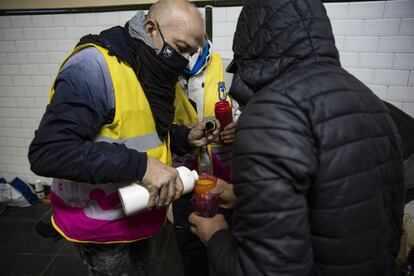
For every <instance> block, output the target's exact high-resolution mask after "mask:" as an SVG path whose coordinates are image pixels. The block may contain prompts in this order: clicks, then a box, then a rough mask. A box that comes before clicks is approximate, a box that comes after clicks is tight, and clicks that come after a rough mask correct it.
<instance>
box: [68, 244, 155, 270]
mask: <svg viewBox="0 0 414 276" xmlns="http://www.w3.org/2000/svg"><path fill="white" fill-rule="evenodd" d="M151 246H152V239H151V238H150V239H145V240H141V241H137V242H133V243H117V244H94V243H75V247H76V249H77V250H78V252H79V253H80V256H81V258H82V260H83V262H84V263H85V264H86V265H88V268H89V275H94V276H124V275H125V276H126V275H139V276H149V275H151V274H150V271H151V268H152V267H153V264H152V258H151V257H150V256H151V254H150V253H151Z"/></svg>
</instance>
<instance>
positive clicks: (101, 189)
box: [50, 44, 172, 243]
mask: <svg viewBox="0 0 414 276" xmlns="http://www.w3.org/2000/svg"><path fill="white" fill-rule="evenodd" d="M86 47H95V48H96V49H98V50H99V51H100V53H101V54H102V55H103V56H104V58H105V61H106V63H107V65H108V69H109V72H110V75H111V78H112V84H113V88H114V94H115V116H114V120H113V122H112V123H111V124H108V125H104V126H102V127H101V129H100V132H99V134H98V135H97V137H96V138H95V140H94V142H107V143H117V144H124V145H125V146H126V147H127V148H129V149H133V150H136V151H139V152H147V155H148V156H151V157H153V158H156V159H158V160H159V161H161V162H163V163H165V164H169V165H170V164H171V163H172V161H171V153H170V150H169V137H168V138H167V139H166V140H167V141H161V140H160V139H159V137H158V135H157V132H156V128H155V122H154V118H153V116H152V112H151V109H150V106H149V104H148V101H147V99H146V97H145V93H144V91H143V90H142V87H141V85H140V83H139V82H138V80H137V78H136V75H135V73H134V71H133V70H132V69H131V68H130V66H129V65H128V64H126V63H124V62H118V59H117V58H116V57H115V56H110V55H108V51H107V50H106V49H104V48H102V47H100V46H97V45H94V44H85V45H81V46H79V47H77V48H75V49H74V50H73V52H72V53H71V54H70V55H69V56H68V57H67V58H66V60H65V61H64V62H63V63H62V65H63V64H64V63H65V62H66V61H67V60H68V59H69V58H70V57H71V56H73V55H74V54H76V53H77V52H78V51H80V50H81V49H83V48H86ZM53 87H54V86H52V89H51V92H50V99H51V98H52V97H53V93H54V91H53ZM126 184H127V183H123V184H122V185H126ZM122 185H121V184H116V183H102V184H97V185H96V184H95V185H92V184H89V183H77V182H72V181H68V180H62V179H55V180H54V181H53V184H52V193H51V202H52V207H53V209H54V214H53V219H52V223H53V225H54V226H55V228H56V229H57V230H58V231H59V232H60V233H61V234H62V235H63V236H64V237H65V238H66V239H68V240H71V241H75V242H94V243H119V242H132V241H136V240H139V239H143V238H147V237H149V236H152V235H154V234H155V233H156V232H157V231H158V230H159V229H160V228H161V227H162V226H163V225H164V223H165V217H166V211H165V209H163V208H162V209H154V210H151V211H148V212H145V213H141V214H137V215H133V216H129V217H127V216H125V214H124V212H123V210H122V206H121V204H120V199H119V196H118V188H119V187H120V186H122Z"/></svg>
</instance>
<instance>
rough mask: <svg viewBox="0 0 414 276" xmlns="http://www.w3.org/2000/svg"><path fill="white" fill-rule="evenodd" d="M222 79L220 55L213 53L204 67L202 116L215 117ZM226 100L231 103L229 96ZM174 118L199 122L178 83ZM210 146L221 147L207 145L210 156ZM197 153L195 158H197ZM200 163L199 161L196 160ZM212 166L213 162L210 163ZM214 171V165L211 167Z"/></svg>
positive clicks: (184, 123)
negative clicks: (219, 84)
mask: <svg viewBox="0 0 414 276" xmlns="http://www.w3.org/2000/svg"><path fill="white" fill-rule="evenodd" d="M223 81H224V74H223V66H222V60H221V56H220V55H219V54H218V53H213V54H212V56H211V60H210V63H209V64H208V65H207V68H206V79H205V82H204V108H203V117H204V118H208V117H215V115H214V106H215V103H216V102H218V101H219V96H218V83H219V82H223ZM227 101H229V103H230V104H231V101H230V99H229V97H228V98H227ZM174 105H175V118H174V122H175V123H176V124H179V125H192V124H196V123H199V118H198V115H197V111H196V110H195V109H194V107H193V106H192V104H191V103H190V101H189V99H188V98H187V96H186V93H185V92H184V90H183V89H182V88H181V86H180V85H178V84H177V85H176V98H175V103H174ZM211 147H217V148H219V147H221V145H219V144H213V145H208V147H207V148H208V151H209V155H210V157H211ZM199 157H200V156H199V153H197V158H198V159H199ZM198 163H199V164H200V162H198ZM211 166H213V164H211ZM211 170H212V171H213V173H214V166H213V167H212V168H211Z"/></svg>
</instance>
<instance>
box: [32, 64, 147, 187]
mask: <svg viewBox="0 0 414 276" xmlns="http://www.w3.org/2000/svg"><path fill="white" fill-rule="evenodd" d="M95 69H96V70H95ZM95 69H94V68H86V67H85V66H82V65H79V66H70V67H67V68H66V69H64V70H63V71H62V72H60V73H59V75H58V78H57V80H56V83H55V94H54V96H53V98H52V101H51V103H50V104H49V105H48V106H47V108H46V112H45V114H44V116H43V118H42V120H41V122H40V125H39V128H38V130H37V131H36V133H35V137H34V139H33V141H32V143H31V145H30V148H29V161H30V164H31V169H32V171H33V172H34V173H36V174H38V175H42V176H46V177H56V178H63V179H69V180H74V181H80V182H88V183H108V182H123V181H130V180H140V179H142V177H143V176H144V174H145V171H146V164H147V156H146V153H140V152H137V151H135V150H132V149H128V148H127V147H126V146H124V145H122V144H111V143H105V142H94V138H95V137H96V135H97V134H98V132H99V130H100V128H101V126H102V125H104V124H105V123H108V118H110V117H111V116H113V112H114V109H113V108H112V107H111V106H110V105H109V104H108V101H107V100H106V99H107V93H108V91H104V90H105V86H104V81H103V79H102V78H103V75H102V73H101V71H100V70H99V68H95ZM110 92H112V91H110ZM111 114H112V115H111Z"/></svg>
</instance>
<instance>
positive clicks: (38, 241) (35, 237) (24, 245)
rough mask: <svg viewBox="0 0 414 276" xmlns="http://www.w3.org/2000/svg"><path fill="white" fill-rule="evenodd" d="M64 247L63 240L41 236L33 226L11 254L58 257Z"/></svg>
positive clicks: (12, 249)
mask: <svg viewBox="0 0 414 276" xmlns="http://www.w3.org/2000/svg"><path fill="white" fill-rule="evenodd" d="M63 246H64V241H63V240H62V239H60V240H57V241H56V240H55V239H53V238H44V237H42V236H40V235H39V234H38V233H37V232H36V229H35V225H34V224H33V225H32V226H31V227H30V228H29V231H27V232H26V233H25V235H24V237H23V238H22V239H20V240H19V241H17V242H16V245H15V246H14V247H13V248H11V249H10V251H9V253H25V254H41V255H56V254H57V253H58V252H59V251H60V250H61V249H62V248H63Z"/></svg>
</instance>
